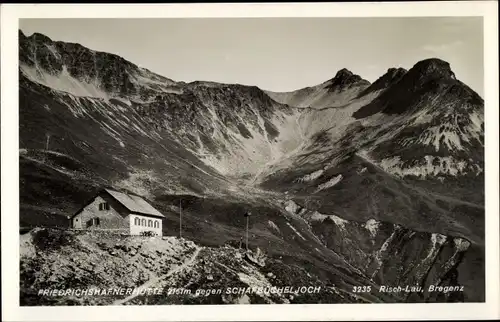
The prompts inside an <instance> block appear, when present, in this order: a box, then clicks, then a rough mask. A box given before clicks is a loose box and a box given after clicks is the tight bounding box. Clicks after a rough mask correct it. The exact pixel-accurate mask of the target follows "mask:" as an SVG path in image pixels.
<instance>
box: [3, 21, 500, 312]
mask: <svg viewBox="0 0 500 322" xmlns="http://www.w3.org/2000/svg"><path fill="white" fill-rule="evenodd" d="M16 37H17V48H16V50H17V53H18V57H16V60H17V67H16V68H17V73H18V80H17V82H16V83H17V85H18V87H17V89H18V91H17V92H16V93H15V95H16V96H17V97H18V106H5V105H4V104H3V103H2V114H3V113H4V109H7V108H9V109H14V110H16V111H17V117H18V119H17V120H18V124H17V126H18V137H16V142H15V144H16V147H17V151H14V152H18V161H17V163H18V167H19V168H18V171H19V172H18V182H16V183H15V184H12V185H11V186H6V185H4V182H2V187H3V189H2V190H4V189H17V190H18V193H19V195H18V199H17V200H18V201H19V207H18V211H19V217H18V228H19V233H17V231H16V232H15V233H16V234H18V238H19V243H18V245H14V244H12V245H5V243H4V245H3V246H4V247H11V248H14V247H16V248H18V254H19V258H18V259H19V265H18V269H19V271H18V276H16V278H19V290H18V293H17V294H9V296H10V297H17V298H19V306H20V307H46V306H50V307H65V306H148V307H149V306H172V305H174V306H175V305H183V306H191V307H193V305H194V306H196V307H197V308H198V307H200V306H201V307H202V306H205V305H220V306H228V305H229V306H230V305H249V306H252V305H254V304H266V305H274V304H279V305H282V304H290V305H294V304H366V306H369V305H368V304H374V303H378V304H389V303H400V304H402V303H406V304H408V303H413V304H416V303H485V302H486V294H487V292H486V287H487V284H488V280H487V279H486V276H487V274H486V263H487V261H488V260H487V254H486V252H485V246H486V242H485V241H486V235H485V230H486V226H487V224H486V219H485V218H486V210H485V198H486V197H485V195H486V191H485V179H486V178H487V176H488V173H486V168H485V151H486V149H485V123H487V122H488V121H489V120H488V119H487V117H486V116H485V91H487V89H486V85H487V84H485V69H486V66H485V59H484V57H485V49H484V48H485V43H484V42H485V29H484V18H483V17H481V16H414V17H412V16H402V17H376V16H374V17H166V18H146V17H130V18H125V17H121V18H89V17H81V18H73V17H71V18H65V17H58V18H20V19H19V20H18V28H17V36H16ZM497 59H498V58H497ZM11 63H12V64H15V63H16V62H14V61H11ZM2 69H3V66H2ZM3 82H4V78H2V83H3ZM2 96H3V92H2ZM486 106H488V105H486ZM489 107H490V108H491V107H492V106H491V105H490V106H489ZM493 108H495V109H496V110H497V111H496V113H498V106H493ZM2 120H3V121H5V117H4V115H2ZM496 122H498V121H496ZM2 127H3V125H2ZM2 132H3V131H2ZM497 134H498V133H497ZM4 135H5V134H4V133H2V159H3V158H4V156H3V154H4V151H3V150H4V141H3V140H4ZM497 139H498V137H497ZM11 140H12V138H11ZM491 149H497V150H496V153H498V146H497V147H496V148H494V147H491ZM16 157H17V155H16ZM2 163H3V162H2ZM4 171H9V170H8V169H5V167H4V165H3V164H2V177H3V176H4V174H3V173H4ZM492 174H493V173H492ZM497 174H498V172H497ZM497 179H498V177H497V178H496V179H495V180H497ZM2 181H3V180H2ZM497 187H498V186H497ZM17 190H16V191H17ZM16 193H17V192H16ZM497 197H498V196H497ZM2 199H4V198H3V197H2ZM3 201H4V200H2V205H3ZM16 211H17V210H16ZM2 212H4V211H3V209H2ZM490 214H491V213H490ZM4 215H5V214H4ZM496 215H497V217H498V212H497V213H496ZM2 217H3V216H2ZM16 220H17V219H16ZM497 220H498V219H497ZM2 226H3V225H2ZM11 233H12V232H11ZM497 234H498V232H497ZM497 256H498V255H497ZM497 258H498V257H497ZM497 264H498V263H497ZM497 278H498V277H497ZM2 279H3V278H2ZM363 307H364V306H363Z"/></svg>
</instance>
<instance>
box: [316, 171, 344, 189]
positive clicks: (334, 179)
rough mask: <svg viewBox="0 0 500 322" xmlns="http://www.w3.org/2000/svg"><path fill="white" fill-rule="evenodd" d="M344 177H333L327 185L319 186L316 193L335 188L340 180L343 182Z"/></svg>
mask: <svg viewBox="0 0 500 322" xmlns="http://www.w3.org/2000/svg"><path fill="white" fill-rule="evenodd" d="M342 178H343V177H342V175H341V174H339V175H338V176H336V177H333V178H331V179H330V180H328V181H327V182H325V183H322V184H320V185H319V186H318V189H316V192H319V191H321V190H324V189H328V188H331V187H333V186H334V185H336V184H337V183H339V182H340V180H342Z"/></svg>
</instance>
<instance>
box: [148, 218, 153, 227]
mask: <svg viewBox="0 0 500 322" xmlns="http://www.w3.org/2000/svg"><path fill="white" fill-rule="evenodd" d="M148 227H153V221H152V220H151V219H149V220H148Z"/></svg>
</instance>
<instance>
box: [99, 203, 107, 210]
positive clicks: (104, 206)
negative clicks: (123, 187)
mask: <svg viewBox="0 0 500 322" xmlns="http://www.w3.org/2000/svg"><path fill="white" fill-rule="evenodd" d="M99 210H109V204H108V203H107V202H101V203H100V204H99Z"/></svg>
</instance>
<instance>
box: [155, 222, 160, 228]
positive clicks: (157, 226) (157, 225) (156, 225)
mask: <svg viewBox="0 0 500 322" xmlns="http://www.w3.org/2000/svg"><path fill="white" fill-rule="evenodd" d="M155 228H160V224H159V223H158V220H155Z"/></svg>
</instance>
